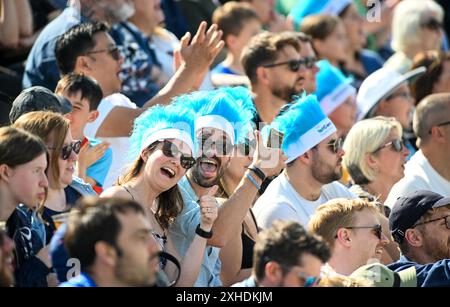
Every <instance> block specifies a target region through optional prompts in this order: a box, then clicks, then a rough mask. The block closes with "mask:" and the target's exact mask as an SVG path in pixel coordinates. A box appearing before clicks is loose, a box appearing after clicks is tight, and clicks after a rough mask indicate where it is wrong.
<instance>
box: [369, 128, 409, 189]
mask: <svg viewBox="0 0 450 307" xmlns="http://www.w3.org/2000/svg"><path fill="white" fill-rule="evenodd" d="M401 139H402V138H401V135H400V134H399V132H398V131H397V129H392V130H391V133H390V134H389V137H388V138H387V139H386V140H385V142H384V143H383V144H382V145H381V148H380V149H379V150H377V152H376V153H373V154H372V159H374V160H375V161H376V163H377V166H376V168H377V169H378V171H379V172H378V176H379V177H380V178H383V180H389V182H392V183H396V182H397V181H399V180H400V179H401V178H403V176H404V172H405V163H406V157H407V156H408V155H409V150H408V149H407V148H406V146H404V145H402V148H401V149H400V151H397V150H396V148H394V146H393V145H392V141H394V140H400V141H401ZM389 143H391V145H389V146H386V145H388V144H389Z"/></svg>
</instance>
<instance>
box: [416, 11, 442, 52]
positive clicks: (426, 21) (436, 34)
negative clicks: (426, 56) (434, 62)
mask: <svg viewBox="0 0 450 307" xmlns="http://www.w3.org/2000/svg"><path fill="white" fill-rule="evenodd" d="M420 29H421V31H420V42H421V44H422V46H421V47H422V50H423V51H427V50H439V49H441V43H442V31H443V30H442V21H440V20H439V19H438V16H437V15H435V14H433V13H432V12H429V13H428V14H425V15H424V16H422V18H421V28H420Z"/></svg>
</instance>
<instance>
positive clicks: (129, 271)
mask: <svg viewBox="0 0 450 307" xmlns="http://www.w3.org/2000/svg"><path fill="white" fill-rule="evenodd" d="M151 263H152V259H150V260H149V262H148V265H147V266H146V267H145V268H142V267H138V266H137V265H136V263H130V262H129V261H127V260H124V257H123V256H120V259H119V262H118V264H117V267H116V270H115V276H116V278H117V280H119V281H121V282H122V283H124V284H126V285H129V286H131V287H150V286H153V285H155V282H156V272H151V271H150V266H151Z"/></svg>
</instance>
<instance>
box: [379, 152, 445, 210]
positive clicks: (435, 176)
mask: <svg viewBox="0 0 450 307" xmlns="http://www.w3.org/2000/svg"><path fill="white" fill-rule="evenodd" d="M415 190H428V191H432V192H435V193H438V194H441V195H442V196H445V197H448V196H450V181H448V180H447V179H445V178H444V177H442V176H441V175H439V173H438V172H436V170H435V169H434V168H433V167H432V166H431V164H430V163H429V162H428V160H427V158H425V156H424V155H423V153H422V151H421V150H419V151H417V152H416V153H415V154H414V156H412V157H411V159H409V161H408V163H406V165H405V177H403V178H402V179H400V181H399V182H397V183H396V184H395V185H394V186H393V187H392V189H391V192H390V193H389V195H388V198H387V199H386V201H385V202H384V205H385V206H388V207H389V208H391V209H392V207H393V206H394V204H395V202H396V200H397V198H399V197H401V196H404V195H406V194H407V193H409V192H412V191H415Z"/></svg>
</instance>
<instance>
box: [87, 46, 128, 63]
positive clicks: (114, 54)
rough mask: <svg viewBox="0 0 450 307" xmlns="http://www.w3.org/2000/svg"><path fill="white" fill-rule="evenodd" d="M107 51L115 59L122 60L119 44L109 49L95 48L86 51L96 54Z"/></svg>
mask: <svg viewBox="0 0 450 307" xmlns="http://www.w3.org/2000/svg"><path fill="white" fill-rule="evenodd" d="M102 52H107V53H108V54H109V55H110V56H111V57H112V58H113V59H114V60H115V61H118V60H120V58H121V56H122V54H121V52H120V50H119V48H118V47H117V46H114V47H111V48H109V49H102V50H94V51H89V52H86V54H95V53H102Z"/></svg>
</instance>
